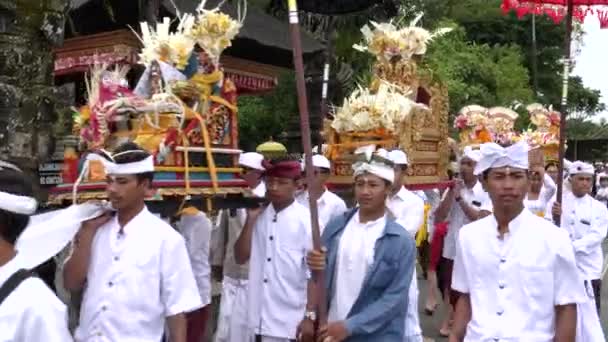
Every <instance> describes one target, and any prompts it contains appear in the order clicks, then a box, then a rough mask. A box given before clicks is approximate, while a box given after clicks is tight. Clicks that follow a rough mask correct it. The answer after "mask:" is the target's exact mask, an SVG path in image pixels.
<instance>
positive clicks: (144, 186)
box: [106, 175, 149, 210]
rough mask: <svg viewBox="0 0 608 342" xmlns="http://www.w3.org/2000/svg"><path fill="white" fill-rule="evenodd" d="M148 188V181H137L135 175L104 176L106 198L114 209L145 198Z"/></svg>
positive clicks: (128, 205) (123, 207)
mask: <svg viewBox="0 0 608 342" xmlns="http://www.w3.org/2000/svg"><path fill="white" fill-rule="evenodd" d="M148 188H149V184H148V181H147V180H143V181H139V180H138V179H137V176H135V175H120V176H118V175H117V176H108V177H106V191H107V193H108V198H109V199H110V202H111V203H112V207H113V208H114V209H116V210H121V209H125V208H129V207H131V206H133V205H135V204H136V203H138V202H140V201H142V200H143V199H144V198H146V194H147V191H148Z"/></svg>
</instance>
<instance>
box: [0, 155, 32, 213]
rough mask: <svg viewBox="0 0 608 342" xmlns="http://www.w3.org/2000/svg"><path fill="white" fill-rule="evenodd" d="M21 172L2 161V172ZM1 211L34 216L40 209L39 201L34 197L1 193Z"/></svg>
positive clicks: (0, 162)
mask: <svg viewBox="0 0 608 342" xmlns="http://www.w3.org/2000/svg"><path fill="white" fill-rule="evenodd" d="M5 169H9V170H13V171H16V172H21V169H19V168H18V167H17V166H15V165H13V164H11V163H8V162H5V161H3V160H0V170H5ZM0 209H2V210H6V211H8V212H11V213H15V214H22V215H32V214H33V213H35V212H36V209H38V201H37V200H36V199H35V198H33V197H28V196H20V195H15V194H11V193H8V192H2V191H0Z"/></svg>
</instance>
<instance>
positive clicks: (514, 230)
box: [450, 142, 595, 342]
mask: <svg viewBox="0 0 608 342" xmlns="http://www.w3.org/2000/svg"><path fill="white" fill-rule="evenodd" d="M481 154H482V156H481V159H480V161H479V162H478V163H477V166H476V168H475V174H477V175H483V179H484V181H485V186H486V189H488V192H489V194H490V198H491V200H492V204H493V212H494V213H493V215H490V216H487V217H485V218H482V219H480V220H477V221H475V222H473V223H470V224H468V225H466V226H464V227H463V228H462V229H461V231H460V234H459V237H458V243H457V251H456V259H455V261H454V277H453V280H452V288H453V289H454V290H456V291H458V292H459V293H461V295H460V296H459V298H458V302H457V305H456V313H455V321H454V326H453V328H452V333H451V335H450V341H451V342H457V341H536V342H541V341H543V342H550V341H574V337H575V331H576V316H577V307H576V304H577V303H579V302H580V301H581V300H583V299H584V296H585V295H584V289H583V286H582V282H581V280H580V277H579V274H578V271H577V269H576V261H575V259H574V252H573V250H572V246H571V244H570V241H569V239H568V235H567V234H566V232H565V231H564V230H560V229H558V228H557V227H555V226H554V225H553V224H552V223H551V222H549V221H547V220H545V219H543V218H541V217H538V216H536V215H534V214H532V213H531V212H530V211H529V210H526V209H525V207H524V198H525V196H526V193H527V190H528V182H529V178H528V177H529V176H528V145H527V144H526V143H525V142H519V143H517V144H514V145H512V146H510V147H508V148H503V147H501V146H499V145H497V144H495V143H489V144H483V145H482V146H481ZM594 341H595V340H594Z"/></svg>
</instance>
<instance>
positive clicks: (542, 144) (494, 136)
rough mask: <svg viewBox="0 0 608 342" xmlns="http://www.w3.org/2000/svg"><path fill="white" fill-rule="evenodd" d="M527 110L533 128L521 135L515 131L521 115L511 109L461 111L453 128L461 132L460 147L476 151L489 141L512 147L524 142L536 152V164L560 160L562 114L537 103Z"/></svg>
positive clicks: (464, 109) (471, 109) (474, 107)
mask: <svg viewBox="0 0 608 342" xmlns="http://www.w3.org/2000/svg"><path fill="white" fill-rule="evenodd" d="M526 110H527V111H528V113H529V115H530V122H531V125H530V127H528V128H527V129H525V130H523V131H522V132H518V131H516V130H515V121H516V120H517V118H518V117H519V114H518V113H517V112H515V111H514V110H512V109H509V108H505V107H493V108H489V109H488V108H485V107H482V106H479V105H470V106H466V107H464V108H462V109H461V110H460V112H459V113H458V116H457V117H456V119H455V120H454V126H455V128H456V129H458V131H459V140H460V147H461V148H462V147H464V146H472V147H473V148H475V147H478V146H479V145H481V144H483V143H487V142H496V143H499V144H512V143H515V142H517V141H520V140H525V141H526V142H527V143H528V145H529V146H530V148H531V150H532V151H535V152H534V153H533V155H534V156H533V158H534V159H535V161H537V162H539V163H545V162H548V161H557V159H558V152H559V125H560V113H558V112H556V111H553V110H552V108H549V109H547V108H545V107H544V106H543V105H541V104H538V103H534V104H531V105H529V106H527V107H526ZM540 152H542V153H540Z"/></svg>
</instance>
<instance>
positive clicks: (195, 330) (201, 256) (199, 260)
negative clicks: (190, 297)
mask: <svg viewBox="0 0 608 342" xmlns="http://www.w3.org/2000/svg"><path fill="white" fill-rule="evenodd" d="M176 226H177V229H178V231H179V232H180V233H181V234H182V236H183V237H184V240H185V241H186V249H187V250H188V256H189V257H190V264H191V265H192V273H194V279H195V280H196V285H197V287H198V293H199V295H200V296H201V301H202V305H203V307H202V308H200V309H198V310H195V311H192V312H189V313H188V314H187V315H186V319H187V321H188V340H187V342H201V340H202V338H203V336H205V331H206V329H207V321H208V319H209V310H210V307H209V304H210V303H211V266H210V265H209V244H210V242H211V221H210V220H209V218H208V217H207V215H205V213H203V212H201V211H199V210H198V209H196V208H195V207H186V208H184V209H183V210H182V212H181V213H180V219H179V221H178V222H177V223H176Z"/></svg>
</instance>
